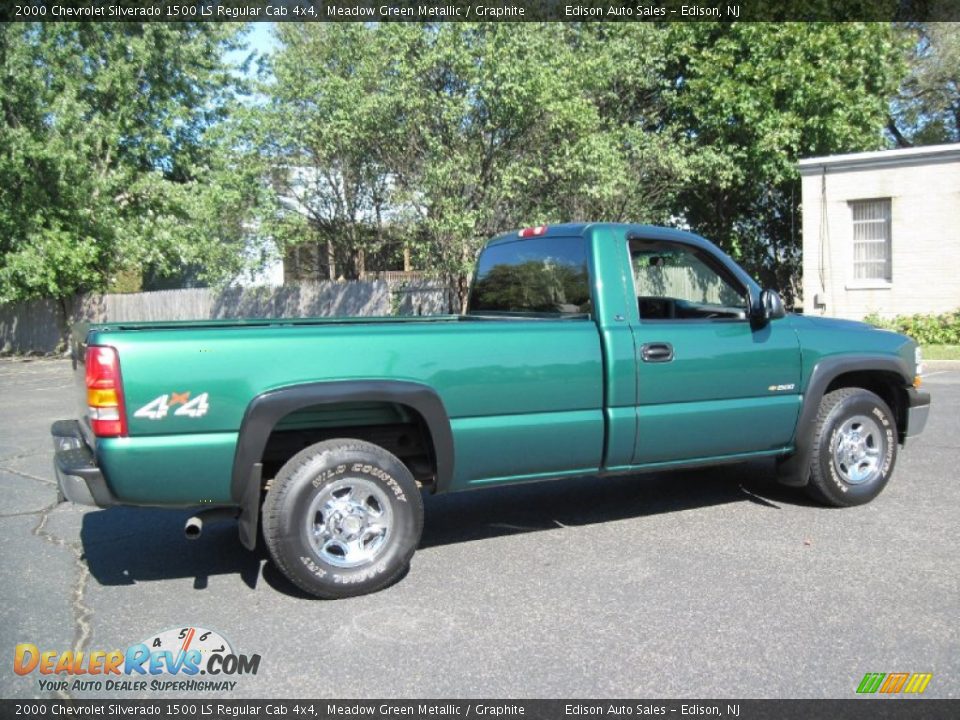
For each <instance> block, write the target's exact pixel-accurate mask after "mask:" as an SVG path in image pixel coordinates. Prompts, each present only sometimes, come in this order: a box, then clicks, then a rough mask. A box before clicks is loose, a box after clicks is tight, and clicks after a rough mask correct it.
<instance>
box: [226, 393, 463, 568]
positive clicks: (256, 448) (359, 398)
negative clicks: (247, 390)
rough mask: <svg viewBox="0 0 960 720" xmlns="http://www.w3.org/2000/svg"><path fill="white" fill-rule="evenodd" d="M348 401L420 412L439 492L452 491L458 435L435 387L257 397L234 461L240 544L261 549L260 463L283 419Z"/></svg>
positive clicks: (246, 417) (243, 426)
mask: <svg viewBox="0 0 960 720" xmlns="http://www.w3.org/2000/svg"><path fill="white" fill-rule="evenodd" d="M344 402H389V403H397V404H399V405H406V406H408V407H410V408H412V409H414V410H416V411H417V412H418V413H419V414H420V416H421V417H422V418H423V419H424V422H426V425H427V431H428V432H429V433H430V439H431V444H432V446H433V452H434V458H433V461H434V465H435V467H436V470H437V484H436V487H437V490H438V491H441V492H442V491H443V490H445V489H446V488H447V487H449V485H450V480H451V478H452V477H453V433H452V432H451V430H450V419H449V417H448V416H447V411H446V408H444V406H443V401H442V400H441V399H440V396H439V395H437V393H436V392H435V391H434V390H433V389H432V388H430V387H428V386H426V385H422V384H420V383H414V382H405V381H400V380H345V381H335V382H318V383H305V384H302V385H293V386H291V387H285V388H278V389H276V390H270V391H268V392H265V393H263V394H261V395H258V396H257V397H255V398H254V399H253V401H252V402H251V403H250V404H249V405H248V406H247V410H246V412H245V413H244V416H243V422H242V423H241V425H240V434H239V438H238V441H237V450H236V453H235V455H234V460H233V477H232V479H231V485H230V494H231V497H232V498H233V500H234V502H236V503H237V505H239V506H240V507H241V509H242V512H241V515H240V540H241V542H242V543H243V545H244V546H245V547H247V548H249V549H251V550H252V549H253V548H254V546H255V545H256V536H257V524H258V522H259V510H260V508H259V503H260V484H261V471H262V466H261V464H260V462H261V459H262V457H263V451H264V449H265V448H266V445H267V439H268V438H269V437H270V433H271V432H272V431H273V428H274V427H275V426H276V424H277V423H278V422H279V421H280V419H281V418H283V417H285V416H287V415H289V414H290V413H292V412H295V411H297V410H301V409H303V408H306V407H310V406H312V405H325V404H332V403H344Z"/></svg>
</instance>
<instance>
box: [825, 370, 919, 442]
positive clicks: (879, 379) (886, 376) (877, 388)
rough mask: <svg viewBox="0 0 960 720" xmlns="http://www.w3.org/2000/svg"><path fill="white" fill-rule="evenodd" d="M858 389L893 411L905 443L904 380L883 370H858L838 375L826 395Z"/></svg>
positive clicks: (905, 392)
mask: <svg viewBox="0 0 960 720" xmlns="http://www.w3.org/2000/svg"><path fill="white" fill-rule="evenodd" d="M848 387H858V388H863V389H864V390H869V391H870V392H872V393H874V394H875V395H878V396H880V398H881V399H882V400H883V401H884V402H885V403H886V404H887V405H888V406H889V408H890V409H891V410H892V411H893V416H894V418H896V421H897V434H898V435H899V440H900V442H903V439H904V435H905V432H906V427H907V391H906V388H905V387H904V380H903V378H902V377H900V376H899V375H898V374H897V373H894V372H886V371H883V370H858V371H856V372H848V373H843V374H841V375H838V376H837V377H835V378H834V379H833V380H831V381H830V384H829V385H828V386H827V389H826V390H825V391H824V395H826V394H827V393H829V392H833V391H834V390H839V389H840V388H848Z"/></svg>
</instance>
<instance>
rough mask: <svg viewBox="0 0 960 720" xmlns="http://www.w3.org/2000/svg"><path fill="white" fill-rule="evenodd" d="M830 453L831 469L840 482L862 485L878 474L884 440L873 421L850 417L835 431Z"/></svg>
mask: <svg viewBox="0 0 960 720" xmlns="http://www.w3.org/2000/svg"><path fill="white" fill-rule="evenodd" d="M832 450H833V452H832V455H833V466H834V467H835V468H836V470H837V473H839V475H840V477H841V478H843V481H844V482H846V483H848V484H850V485H862V484H863V483H866V482H870V481H871V480H873V479H875V478H876V477H877V476H878V475H879V474H880V467H881V463H882V462H883V457H884V454H885V451H886V439H885V438H884V435H883V432H882V431H881V430H880V425H879V424H877V421H876V420H874V419H873V418H871V417H867V416H866V415H854V416H853V417H852V418H849V419H848V420H846V421H844V423H843V424H842V425H841V426H840V428H839V429H838V430H837V432H836V434H835V435H834V439H833V449H832Z"/></svg>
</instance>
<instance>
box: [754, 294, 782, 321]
mask: <svg viewBox="0 0 960 720" xmlns="http://www.w3.org/2000/svg"><path fill="white" fill-rule="evenodd" d="M757 314H758V316H759V318H760V319H763V320H777V319H779V318H782V317H784V316H785V315H786V314H787V311H786V310H784V308H783V300H781V299H780V294H779V293H778V292H777V291H776V290H764V291H763V292H762V293H760V312H759V313H757Z"/></svg>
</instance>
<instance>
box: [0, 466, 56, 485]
mask: <svg viewBox="0 0 960 720" xmlns="http://www.w3.org/2000/svg"><path fill="white" fill-rule="evenodd" d="M0 472H5V473H10V474H11V475H17V476H19V477H22V478H26V479H27V480H36V481H37V482H39V483H43V484H44V485H56V483H55V482H54V481H53V480H47V479H46V478H42V477H37V476H36V475H31V474H30V473H25V472H22V471H20V470H14V469H13V468H10V467H7V466H6V465H0Z"/></svg>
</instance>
